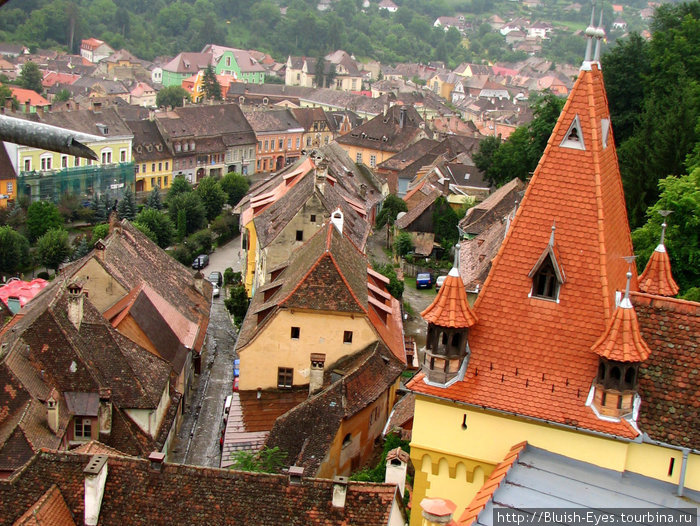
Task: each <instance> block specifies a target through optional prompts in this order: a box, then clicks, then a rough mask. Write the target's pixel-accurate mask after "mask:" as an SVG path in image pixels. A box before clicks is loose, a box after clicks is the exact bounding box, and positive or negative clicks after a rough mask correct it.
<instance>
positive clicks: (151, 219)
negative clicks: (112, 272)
mask: <svg viewBox="0 0 700 526" xmlns="http://www.w3.org/2000/svg"><path fill="white" fill-rule="evenodd" d="M156 189H157V187H156ZM136 223H139V224H141V225H144V226H146V227H148V229H149V230H150V231H151V232H153V233H154V234H155V236H156V239H155V242H156V243H157V244H158V246H159V247H160V248H165V247H167V246H170V243H171V242H172V240H173V236H174V235H175V226H174V225H173V222H172V221H171V220H170V218H169V217H168V216H167V215H165V214H164V213H162V212H160V211H158V210H157V209H155V208H145V209H144V210H142V211H141V212H139V214H138V215H137V216H136Z"/></svg>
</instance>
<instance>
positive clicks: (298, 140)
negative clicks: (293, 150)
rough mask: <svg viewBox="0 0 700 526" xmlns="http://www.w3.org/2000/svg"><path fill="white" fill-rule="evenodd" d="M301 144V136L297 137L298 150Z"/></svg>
mask: <svg viewBox="0 0 700 526" xmlns="http://www.w3.org/2000/svg"><path fill="white" fill-rule="evenodd" d="M300 144H301V137H297V142H296V145H297V150H298V149H299V145H300Z"/></svg>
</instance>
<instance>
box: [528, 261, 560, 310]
mask: <svg viewBox="0 0 700 526" xmlns="http://www.w3.org/2000/svg"><path fill="white" fill-rule="evenodd" d="M559 285H560V282H559V279H558V278H557V273H556V272H555V271H554V264H553V263H552V258H551V256H549V255H548V256H547V257H546V258H545V260H544V261H543V262H542V264H541V265H540V267H539V269H537V271H536V272H535V274H534V276H533V277H532V296H533V297H535V298H542V299H549V300H556V299H557V298H558V297H559Z"/></svg>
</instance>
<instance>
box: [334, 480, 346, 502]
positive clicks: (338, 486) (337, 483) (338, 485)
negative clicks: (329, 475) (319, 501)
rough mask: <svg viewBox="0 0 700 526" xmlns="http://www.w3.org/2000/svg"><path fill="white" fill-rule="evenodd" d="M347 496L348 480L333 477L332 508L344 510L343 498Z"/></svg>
mask: <svg viewBox="0 0 700 526" xmlns="http://www.w3.org/2000/svg"><path fill="white" fill-rule="evenodd" d="M347 494H348V478H347V477H333V507H334V508H344V507H345V497H346V496H347Z"/></svg>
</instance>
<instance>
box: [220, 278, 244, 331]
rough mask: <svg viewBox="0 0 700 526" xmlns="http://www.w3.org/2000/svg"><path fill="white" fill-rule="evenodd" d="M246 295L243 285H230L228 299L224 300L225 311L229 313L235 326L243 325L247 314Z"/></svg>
mask: <svg viewBox="0 0 700 526" xmlns="http://www.w3.org/2000/svg"><path fill="white" fill-rule="evenodd" d="M248 304H249V301H248V293H247V292H246V290H245V286H244V285H243V284H238V285H231V287H229V294H228V298H226V299H225V300H224V305H225V306H226V309H227V310H228V311H229V312H230V313H231V315H232V316H233V319H234V321H235V323H236V325H238V326H240V324H241V323H243V318H245V314H246V312H248Z"/></svg>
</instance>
